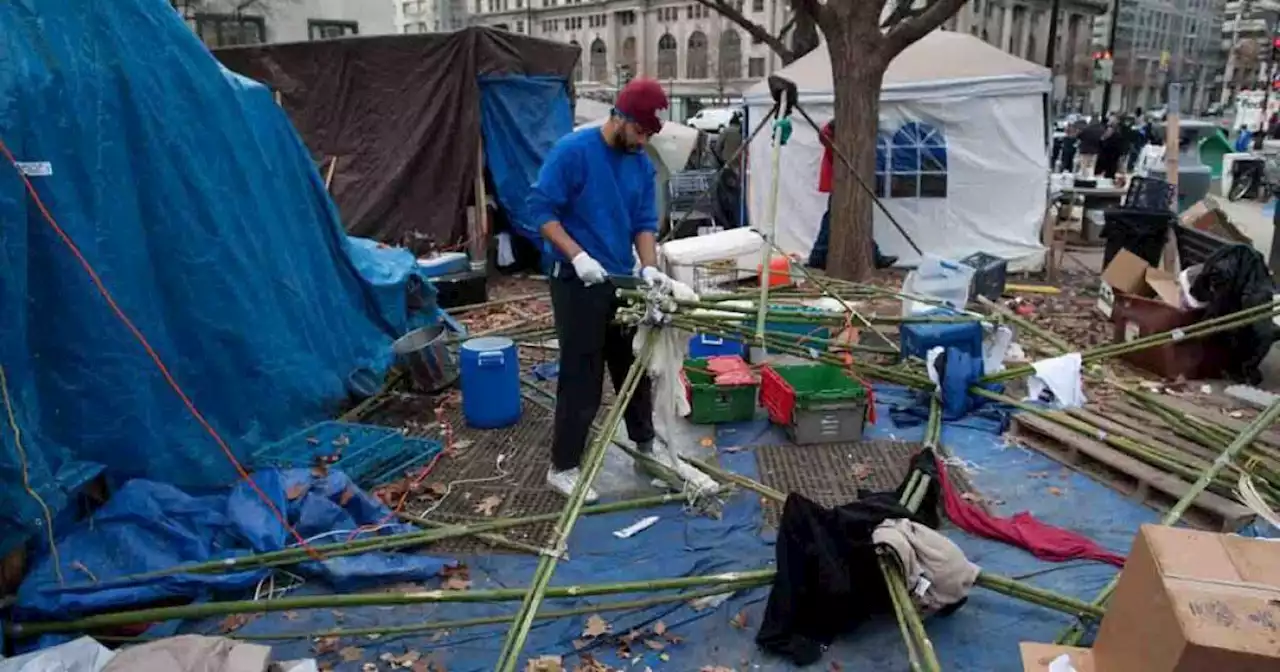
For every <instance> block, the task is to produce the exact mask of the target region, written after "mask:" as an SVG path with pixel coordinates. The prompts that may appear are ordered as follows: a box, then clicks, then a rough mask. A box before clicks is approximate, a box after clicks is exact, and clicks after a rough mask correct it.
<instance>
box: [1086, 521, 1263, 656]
mask: <svg viewBox="0 0 1280 672" xmlns="http://www.w3.org/2000/svg"><path fill="white" fill-rule="evenodd" d="M1093 664H1094V666H1095V667H1096V668H1097V670H1099V671H1100V672H1111V671H1113V670H1114V671H1117V672H1128V671H1129V670H1142V671H1143V672H1201V671H1204V672H1275V671H1276V670H1280V544H1278V543H1277V542H1270V541H1264V540H1259V539H1249V538H1245V537H1237V536H1234V535H1228V534H1215V533H1212V532H1201V531H1197V530H1189V529H1183V528H1174V527H1162V526H1158V525H1143V526H1142V529H1141V530H1140V531H1139V533H1138V536H1137V537H1136V538H1135V539H1134V543H1133V550H1132V551H1131V552H1130V553H1129V558H1128V560H1127V561H1126V562H1125V567H1124V571H1123V573H1121V575H1120V583H1119V585H1118V586H1117V587H1116V592H1115V594H1114V595H1113V596H1112V598H1111V601H1110V603H1109V604H1108V605H1107V615H1106V617H1105V618H1103V619H1102V625H1101V627H1100V629H1099V631H1098V637H1097V639H1096V640H1095V642H1094V645H1093Z"/></svg>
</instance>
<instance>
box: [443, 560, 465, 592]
mask: <svg viewBox="0 0 1280 672" xmlns="http://www.w3.org/2000/svg"><path fill="white" fill-rule="evenodd" d="M441 574H443V575H444V581H443V582H442V583H441V585H442V586H443V587H444V589H445V590H470V588H471V570H470V569H467V566H466V565H458V566H456V567H446V568H444V569H443V570H441Z"/></svg>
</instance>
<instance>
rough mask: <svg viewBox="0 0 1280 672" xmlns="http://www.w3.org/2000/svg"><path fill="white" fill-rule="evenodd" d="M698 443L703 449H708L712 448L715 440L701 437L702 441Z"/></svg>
mask: <svg viewBox="0 0 1280 672" xmlns="http://www.w3.org/2000/svg"><path fill="white" fill-rule="evenodd" d="M698 443H699V444H700V445H701V446H702V447H703V448H710V447H712V446H714V445H716V440H715V439H713V438H711V437H709V436H704V437H702V440H701V441H699V442H698Z"/></svg>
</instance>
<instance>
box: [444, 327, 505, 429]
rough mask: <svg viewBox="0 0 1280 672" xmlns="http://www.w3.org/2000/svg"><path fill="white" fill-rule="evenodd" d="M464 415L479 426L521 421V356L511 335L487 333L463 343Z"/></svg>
mask: <svg viewBox="0 0 1280 672" xmlns="http://www.w3.org/2000/svg"><path fill="white" fill-rule="evenodd" d="M459 359H460V360H461V362H460V365H461V369H462V416H463V417H464V418H466V420H467V425H468V426H470V427H475V428H477V429H497V428H499V427H509V426H511V425H514V424H516V423H517V422H519V421H520V360H519V357H518V356H517V355H516V344H515V342H514V341H512V340H511V339H509V338H500V337H497V336H485V337H481V338H473V339H471V340H469V341H467V342H465V343H463V344H462V348H461V351H460V354H459Z"/></svg>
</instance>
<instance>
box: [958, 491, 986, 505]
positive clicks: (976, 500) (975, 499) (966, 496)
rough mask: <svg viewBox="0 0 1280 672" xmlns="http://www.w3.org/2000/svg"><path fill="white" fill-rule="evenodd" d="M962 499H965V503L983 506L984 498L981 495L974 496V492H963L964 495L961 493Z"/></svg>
mask: <svg viewBox="0 0 1280 672" xmlns="http://www.w3.org/2000/svg"><path fill="white" fill-rule="evenodd" d="M960 499H963V500H964V501H966V502H973V503H974V504H981V503H982V496H981V495H975V494H973V493H972V492H962V493H960Z"/></svg>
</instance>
